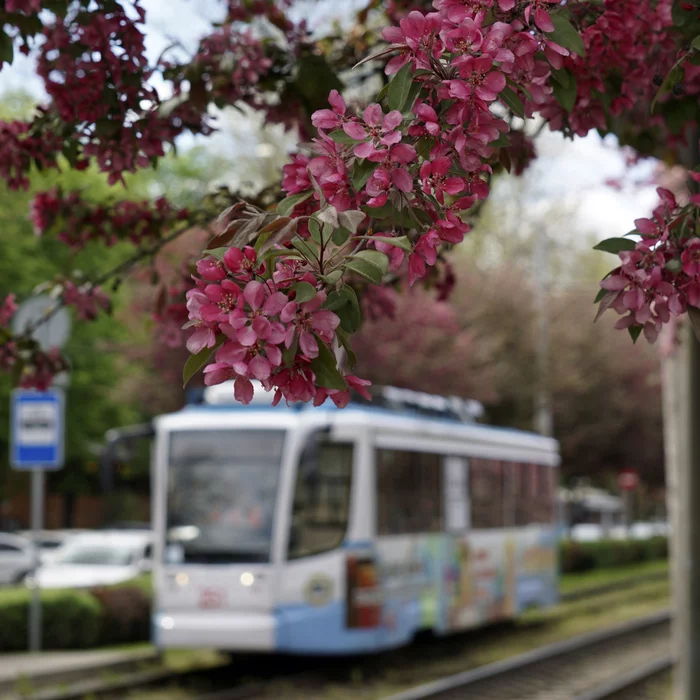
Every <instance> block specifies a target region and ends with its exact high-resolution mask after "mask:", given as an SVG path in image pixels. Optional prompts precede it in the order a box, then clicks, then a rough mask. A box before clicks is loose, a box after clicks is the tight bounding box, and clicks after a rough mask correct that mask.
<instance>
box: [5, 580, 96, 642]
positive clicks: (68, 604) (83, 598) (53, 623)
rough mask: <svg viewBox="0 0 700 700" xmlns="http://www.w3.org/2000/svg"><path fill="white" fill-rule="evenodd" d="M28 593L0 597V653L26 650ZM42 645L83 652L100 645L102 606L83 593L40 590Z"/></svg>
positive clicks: (19, 590) (15, 591) (10, 592)
mask: <svg viewBox="0 0 700 700" xmlns="http://www.w3.org/2000/svg"><path fill="white" fill-rule="evenodd" d="M30 600H31V591H29V590H27V589H24V588H15V589H8V590H4V591H2V593H1V594H0V652H7V651H26V650H27V646H28V639H27V636H28V629H27V621H28V619H29V602H30ZM41 604H42V606H41V607H42V644H43V646H44V647H45V648H46V649H85V648H88V647H94V646H96V645H98V644H99V643H100V616H101V614H102V606H101V605H100V602H99V601H98V600H97V598H95V597H94V596H93V595H92V594H90V593H88V592H84V591H42V594H41Z"/></svg>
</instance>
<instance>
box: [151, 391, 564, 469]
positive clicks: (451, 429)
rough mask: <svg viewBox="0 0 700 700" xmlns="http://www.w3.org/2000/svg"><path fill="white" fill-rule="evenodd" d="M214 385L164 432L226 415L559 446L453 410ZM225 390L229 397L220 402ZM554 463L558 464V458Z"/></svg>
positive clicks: (167, 419) (249, 423)
mask: <svg viewBox="0 0 700 700" xmlns="http://www.w3.org/2000/svg"><path fill="white" fill-rule="evenodd" d="M209 389H214V387H210V388H209ZM216 389H217V392H216V393H214V392H212V393H211V394H210V395H209V399H208V400H206V399H204V397H201V396H200V397H197V398H199V401H198V402H192V403H189V404H187V405H186V406H185V407H184V408H183V409H181V410H180V411H177V412H176V413H171V414H169V415H167V416H161V417H160V418H159V419H158V420H159V422H161V424H162V425H163V427H165V428H166V429H170V430H173V429H174V430H183V429H188V428H193V429H204V428H206V427H207V426H208V425H211V426H212V427H221V424H222V420H221V419H225V422H226V423H228V418H229V417H233V416H236V422H238V421H240V422H241V423H242V424H244V425H245V427H246V428H247V429H248V428H252V427H254V426H258V425H259V426H260V427H261V428H262V427H271V426H273V425H275V424H278V425H279V426H280V427H282V428H290V427H293V426H295V425H298V424H299V423H310V424H323V423H330V424H333V425H335V426H337V425H340V424H344V425H361V426H368V427H378V428H382V429H383V430H388V431H391V432H393V433H406V434H409V433H410V434H421V435H425V436H426V437H427V436H430V437H435V438H445V439H449V438H456V439H459V440H468V441H469V440H476V441H478V442H490V443H501V444H503V446H504V447H505V446H506V445H507V446H509V447H513V448H516V447H521V448H527V449H529V450H535V451H537V452H541V453H542V454H543V455H544V454H547V453H549V454H550V455H554V454H558V449H559V445H558V442H557V441H556V440H554V439H553V438H548V437H543V436H541V435H538V434H536V433H532V432H528V431H524V430H516V429H513V428H503V427H498V426H492V425H487V424H483V423H477V422H476V421H475V420H474V419H471V420H469V419H466V420H465V419H461V420H460V418H458V417H456V416H454V414H453V416H452V417H450V416H449V415H437V414H432V415H431V414H430V413H426V411H425V410H422V409H421V408H419V407H411V406H410V405H407V404H402V405H398V407H397V404H396V403H394V405H393V407H391V408H390V407H387V406H386V405H379V404H374V403H368V402H365V401H364V400H360V401H357V400H351V402H350V403H349V404H348V406H347V407H346V408H344V409H339V408H337V407H336V406H335V404H334V403H333V402H332V401H331V400H330V399H328V400H326V402H325V403H324V404H322V405H321V406H312V405H310V404H303V403H298V404H292V405H290V406H288V405H286V404H285V403H284V401H282V402H280V404H278V405H277V406H272V405H271V401H272V395H271V394H267V393H266V392H264V391H262V389H261V388H260V389H259V390H256V392H255V396H254V398H253V401H252V402H251V403H250V404H249V405H247V406H243V405H242V404H240V403H238V402H236V401H234V400H233V388H232V387H226V385H219V387H216ZM229 394H230V399H229V400H225V399H226V397H227V396H228V395H229ZM423 396H426V395H423ZM428 398H429V397H428ZM433 398H439V397H433ZM204 401H206V402H204ZM436 413H437V412H436ZM210 419H213V420H210ZM547 461H551V460H547ZM556 461H557V462H558V458H557V460H556Z"/></svg>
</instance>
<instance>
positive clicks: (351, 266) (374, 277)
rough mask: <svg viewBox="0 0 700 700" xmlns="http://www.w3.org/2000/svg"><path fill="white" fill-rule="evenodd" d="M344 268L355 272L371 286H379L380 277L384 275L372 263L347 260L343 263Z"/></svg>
mask: <svg viewBox="0 0 700 700" xmlns="http://www.w3.org/2000/svg"><path fill="white" fill-rule="evenodd" d="M345 267H346V268H347V269H348V270H352V271H353V272H356V273H357V274H358V275H360V276H361V277H364V278H365V279H366V280H367V281H368V282H371V283H372V284H381V283H382V277H383V276H384V274H383V273H382V271H381V269H380V268H378V267H377V266H376V265H375V264H374V263H372V262H369V261H368V260H355V259H352V260H349V261H348V262H346V263H345Z"/></svg>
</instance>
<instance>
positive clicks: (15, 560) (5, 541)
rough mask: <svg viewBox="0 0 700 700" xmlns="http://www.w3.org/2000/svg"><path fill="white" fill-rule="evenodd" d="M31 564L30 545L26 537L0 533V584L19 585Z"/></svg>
mask: <svg viewBox="0 0 700 700" xmlns="http://www.w3.org/2000/svg"><path fill="white" fill-rule="evenodd" d="M32 564H33V550H32V543H31V542H30V541H29V540H28V539H27V538H26V537H21V536H20V535H11V534H9V533H4V532H0V583H20V582H21V581H22V579H23V578H24V577H25V576H26V575H27V573H28V572H29V571H31V569H32Z"/></svg>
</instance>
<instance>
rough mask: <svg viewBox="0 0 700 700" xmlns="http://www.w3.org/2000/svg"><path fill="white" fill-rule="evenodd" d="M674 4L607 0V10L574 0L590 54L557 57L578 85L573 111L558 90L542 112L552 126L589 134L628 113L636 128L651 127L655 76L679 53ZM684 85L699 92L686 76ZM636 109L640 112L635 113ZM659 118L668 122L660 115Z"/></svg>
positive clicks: (659, 0)
mask: <svg viewBox="0 0 700 700" xmlns="http://www.w3.org/2000/svg"><path fill="white" fill-rule="evenodd" d="M671 5H672V0H605V2H604V3H603V7H602V11H599V12H593V13H592V12H591V11H590V9H591V8H590V7H589V6H587V5H586V4H584V3H581V4H580V5H578V6H577V4H572V5H571V9H572V12H573V13H574V18H575V21H576V23H577V24H578V25H579V26H581V28H582V30H581V38H582V40H583V43H584V45H585V48H586V56H585V58H583V57H580V56H576V55H570V56H567V57H562V58H561V60H559V61H558V64H555V63H552V66H553V67H554V68H561V67H564V68H566V69H567V70H568V71H570V72H571V73H572V74H573V76H574V77H575V79H576V88H577V95H576V102H575V104H574V108H573V109H572V110H571V111H570V112H567V111H566V110H565V109H564V108H563V107H562V106H561V105H560V104H559V103H558V102H557V101H556V99H554V97H553V96H550V97H549V98H548V100H547V102H546V104H544V105H543V106H542V109H541V110H540V114H541V115H542V116H543V117H545V119H547V121H548V122H549V126H550V128H551V129H552V130H567V131H570V132H571V133H574V134H577V135H578V136H585V135H586V134H587V133H588V132H589V131H590V130H591V129H604V130H605V129H607V119H606V115H609V116H612V117H620V116H622V115H626V121H627V122H628V123H629V130H630V131H631V132H640V131H642V130H643V129H646V128H648V123H647V122H648V119H649V105H650V103H651V101H652V99H653V97H654V95H655V94H656V92H657V91H658V89H659V84H660V83H659V79H658V78H656V79H655V77H656V76H661V77H662V78H663V77H665V76H666V74H667V73H668V71H669V69H670V68H671V66H672V65H673V63H674V61H675V60H676V58H677V57H678V52H677V45H676V42H677V36H676V35H674V27H673V20H672V17H671ZM693 68H696V67H691V66H690V64H688V69H689V70H691V71H692V70H693ZM620 76H624V79H623V80H620V79H619V77H620ZM688 77H689V76H688ZM613 85H614V87H613ZM684 90H685V93H686V94H697V93H698V91H700V83H699V82H698V81H697V80H695V81H691V80H688V79H686V80H685V81H684ZM635 111H636V112H637V113H638V115H639V118H638V119H630V118H629V117H630V114H631V113H633V112H635ZM653 122H654V124H655V126H656V127H661V128H664V129H665V128H666V127H665V125H664V121H663V119H661V118H659V117H656V118H655V119H653Z"/></svg>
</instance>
